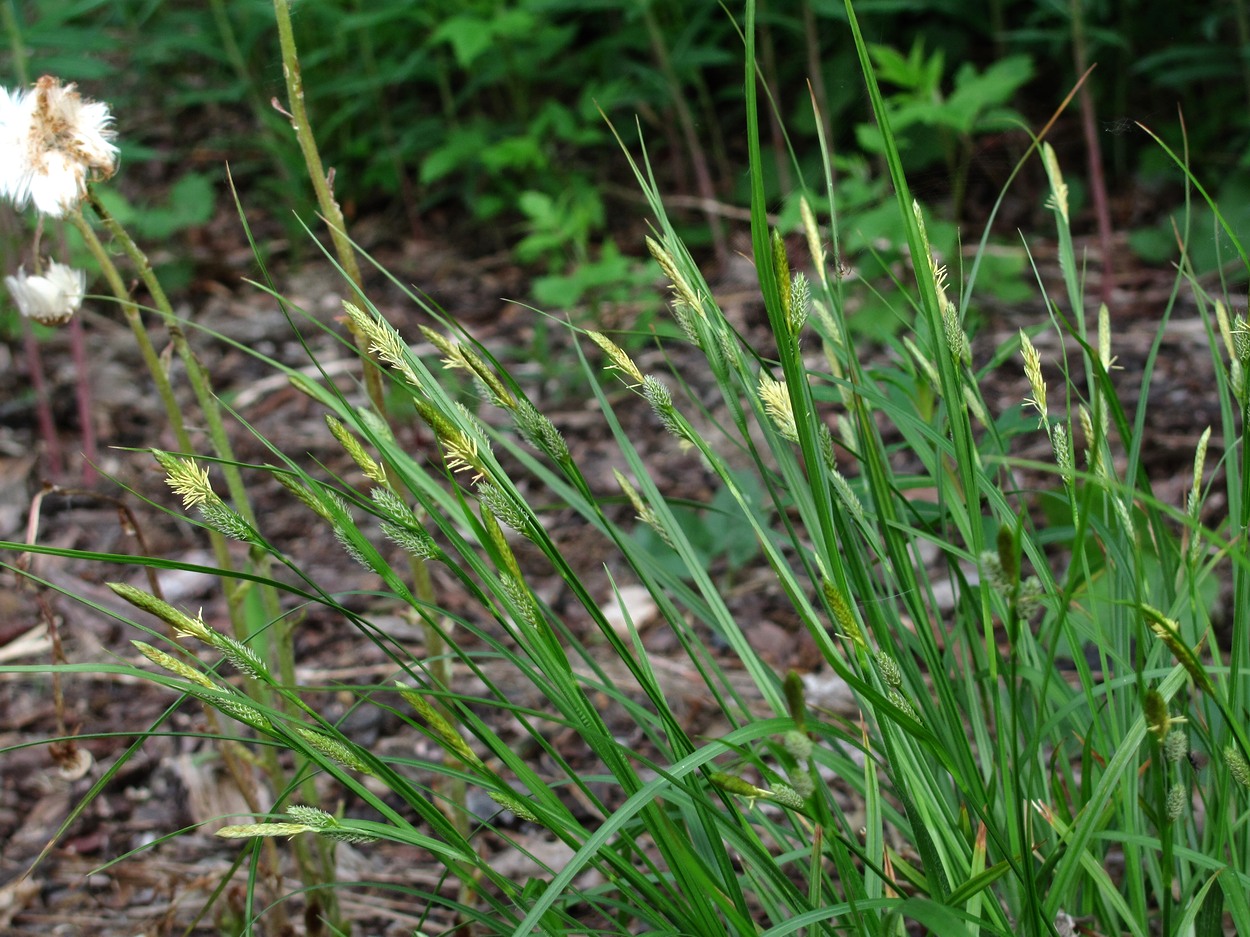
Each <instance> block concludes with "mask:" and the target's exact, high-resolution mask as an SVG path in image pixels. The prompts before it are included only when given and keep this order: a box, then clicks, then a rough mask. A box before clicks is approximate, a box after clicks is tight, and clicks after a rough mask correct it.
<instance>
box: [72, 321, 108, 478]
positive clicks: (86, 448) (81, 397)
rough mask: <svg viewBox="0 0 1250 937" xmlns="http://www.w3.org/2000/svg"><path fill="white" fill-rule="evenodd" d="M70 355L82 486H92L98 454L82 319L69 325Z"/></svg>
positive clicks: (98, 458) (98, 459)
mask: <svg viewBox="0 0 1250 937" xmlns="http://www.w3.org/2000/svg"><path fill="white" fill-rule="evenodd" d="M69 346H70V353H71V354H72V355H73V357H74V371H75V373H76V374H77V375H78V379H77V381H76V382H75V387H74V389H75V395H74V396H75V399H76V400H77V402H78V422H79V424H80V427H79V431H80V432H81V434H82V454H83V459H84V462H83V466H82V481H83V484H84V485H88V486H90V485H92V484H94V482H95V479H96V469H95V466H96V463H97V462H99V461H100V453H99V450H98V449H97V448H96V440H95V420H94V419H93V418H92V416H91V381H90V380H88V377H87V375H88V366H87V340H86V336H85V334H84V333H83V328H82V319H80V318H79V317H78V316H75V317H74V318H73V319H71V320H70V323H69Z"/></svg>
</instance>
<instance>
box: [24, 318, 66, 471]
mask: <svg viewBox="0 0 1250 937" xmlns="http://www.w3.org/2000/svg"><path fill="white" fill-rule="evenodd" d="M22 338H23V339H24V344H25V348H26V371H27V373H29V374H30V383H31V386H32V387H33V388H34V389H35V417H36V419H37V420H38V422H39V436H40V437H41V438H42V439H43V450H44V455H45V456H46V469H47V473H48V476H49V477H51V478H53V479H59V478H60V477H61V473H62V472H64V471H65V460H64V459H63V458H62V456H61V441H60V439H58V438H57V434H56V421H55V420H54V419H52V399H51V397H50V396H49V395H48V381H47V379H46V378H45V377H44V371H43V355H42V354H41V353H40V351H39V341H38V339H36V338H35V332H34V329H33V328H32V327H31V324H30V320H28V319H26V318H25V317H23V318H22Z"/></svg>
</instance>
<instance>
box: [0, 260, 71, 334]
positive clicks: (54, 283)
mask: <svg viewBox="0 0 1250 937" xmlns="http://www.w3.org/2000/svg"><path fill="white" fill-rule="evenodd" d="M4 285H5V286H6V287H8V290H9V295H11V296H12V297H13V302H15V303H16V304H17V308H18V310H19V311H20V312H21V314H22V315H24V316H26V318H28V319H34V320H35V321H36V322H40V323H42V324H44V325H63V324H64V323H66V322H68V321H69V320H70V319H71V318H72V317H73V315H74V313H75V312H77V311H78V309H79V307H81V306H82V299H83V296H84V294H85V293H86V292H87V274H86V273H84V272H83V271H82V270H75V269H74V268H73V267H70V266H68V265H66V264H59V263H56V262H55V261H53V262H52V263H50V264H48V270H47V272H46V273H45V274H43V275H42V276H41V275H38V274H33V275H28V274H27V273H26V270H25V268H23V267H18V269H17V275H16V276H10V277H5V278H4Z"/></svg>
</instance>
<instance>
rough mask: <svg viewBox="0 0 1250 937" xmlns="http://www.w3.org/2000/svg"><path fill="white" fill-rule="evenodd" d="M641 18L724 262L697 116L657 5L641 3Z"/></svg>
mask: <svg viewBox="0 0 1250 937" xmlns="http://www.w3.org/2000/svg"><path fill="white" fill-rule="evenodd" d="M642 20H643V23H644V25H645V26H646V28H647V38H648V39H649V41H650V44H651V54H652V55H653V56H654V57H655V61H656V64H657V65H658V66H659V68H660V74H661V75H663V76H664V83H665V85H667V86H668V89H669V92H670V95H669V96H670V98H671V99H672V106H673V108H674V109H675V110H676V112H677V125H678V126H679V127H680V128H681V135H682V140H683V141H684V142H685V146H686V150H687V151H688V152H689V153H690V159H691V162H692V165H693V167H694V178H695V185H696V186H697V187H698V190H699V195H700V197H701V198H703V199H704V204H705V208H704V216H705V218H706V220H707V226H708V233H709V234H711V236H712V248H713V250H714V251H715V253H716V258H717V260H718V261H720V262H724V261H725V260H727V259H728V257H729V247H728V244H727V242H726V240H725V231H724V227H723V226H722V225H721V219H720V218H719V217H718V216H717V214H716V212H715V210H714V209H713V208H712V205H713V204H714V203H715V201H716V187H715V186H714V185H713V184H712V173H711V169H710V168H709V166H708V160H707V153H706V151H705V150H704V148H703V145H702V144H701V143H700V142H699V135H698V134H697V133H696V132H695V126H694V116H693V115H692V114H691V113H690V106H689V105H688V104H687V103H686V99H685V97H683V95H682V93H681V82H680V81H679V80H678V78H677V73H676V71H674V69H673V59H672V56H671V55H669V51H668V44H667V41H666V39H665V37H664V31H663V30H662V29H661V28H660V23H659V21H658V20H657V19H656V15H655V8H654V7H653V6H652V5H651V4H644V5H643V6H642Z"/></svg>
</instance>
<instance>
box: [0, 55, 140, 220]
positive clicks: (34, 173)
mask: <svg viewBox="0 0 1250 937" xmlns="http://www.w3.org/2000/svg"><path fill="white" fill-rule="evenodd" d="M112 124H113V117H112V115H111V114H110V113H109V109H108V105H107V104H102V103H100V102H98V101H88V100H84V99H83V97H82V96H81V95H80V94H79V93H78V92H77V90H75V86H74V85H73V84H67V85H63V84H61V82H60V79H57V78H54V77H52V76H51V75H44V76H43V77H42V78H40V79H39V81H37V82H36V83H35V86H34V88H32V89H29V90H26V91H13V92H5V93H4V94H0V195H3V196H4V197H5V198H8V199H10V200H12V201H13V203H14V204H15V205H17V206H18V207H19V208H21V207H22V206H24V205H25V204H26V203H27V202H33V203H34V206H35V209H36V210H37V211H39V212H41V213H42V214H45V215H50V216H52V217H54V218H61V217H64V216H65V214H66V213H68V212H70V211H73V210H74V209H75V208H77V207H78V205H79V203H80V202H82V200H83V199H84V198H85V197H86V195H87V183H88V182H89V181H91V180H95V179H107V178H109V177H110V176H112V175H113V173H115V172H116V171H117V147H116V146H115V145H114V144H113V143H112V142H111V141H112V139H113V137H114V136H115V132H114V130H113V126H112Z"/></svg>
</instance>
